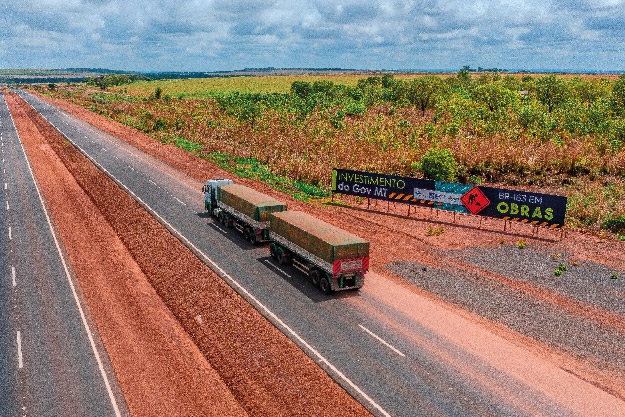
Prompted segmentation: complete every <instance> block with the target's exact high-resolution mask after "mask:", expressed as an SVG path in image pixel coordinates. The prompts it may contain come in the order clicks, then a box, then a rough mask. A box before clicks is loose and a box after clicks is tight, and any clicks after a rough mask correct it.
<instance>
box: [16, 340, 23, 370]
mask: <svg viewBox="0 0 625 417" xmlns="http://www.w3.org/2000/svg"><path fill="white" fill-rule="evenodd" d="M17 365H18V367H19V369H22V368H23V367H24V359H23V357H22V335H21V333H20V331H19V330H18V331H17Z"/></svg>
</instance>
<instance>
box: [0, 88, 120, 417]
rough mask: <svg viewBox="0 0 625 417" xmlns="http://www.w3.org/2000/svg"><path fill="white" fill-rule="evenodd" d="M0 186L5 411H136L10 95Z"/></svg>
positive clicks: (2, 106)
mask: <svg viewBox="0 0 625 417" xmlns="http://www.w3.org/2000/svg"><path fill="white" fill-rule="evenodd" d="M0 187H1V190H0V209H1V210H0V278H1V280H0V329H1V332H0V415H2V416H70V415H71V416H125V415H128V411H127V406H126V404H125V400H124V398H123V396H122V395H121V394H120V393H121V390H120V388H119V385H118V382H117V380H116V377H115V374H114V372H113V371H112V368H111V366H110V363H109V361H108V357H107V356H106V351H105V350H104V349H103V348H102V346H101V345H100V343H101V342H100V341H99V339H98V335H97V330H96V329H95V327H94V326H93V325H92V324H91V323H90V320H89V311H88V308H87V307H86V306H85V305H84V303H83V301H82V300H81V295H80V289H79V288H78V286H77V284H76V282H75V280H74V277H73V276H72V273H71V265H68V264H67V261H66V258H65V256H64V252H63V248H62V244H61V243H60V241H59V240H58V237H57V236H56V234H55V232H54V228H53V223H52V222H51V220H50V218H49V214H48V212H47V210H46V208H45V202H44V200H43V198H42V197H41V195H40V193H39V190H38V188H37V186H36V183H35V180H34V177H33V175H32V170H31V167H30V165H29V162H28V160H27V158H26V154H25V152H24V149H23V147H22V144H21V142H20V140H19V137H18V134H17V131H16V129H15V126H14V124H13V120H12V118H11V116H10V113H9V111H8V108H7V105H6V103H5V101H4V98H3V96H2V94H0Z"/></svg>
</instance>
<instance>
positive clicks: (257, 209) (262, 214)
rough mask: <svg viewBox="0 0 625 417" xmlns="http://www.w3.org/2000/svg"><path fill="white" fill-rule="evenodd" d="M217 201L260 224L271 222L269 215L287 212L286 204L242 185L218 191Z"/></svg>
mask: <svg viewBox="0 0 625 417" xmlns="http://www.w3.org/2000/svg"><path fill="white" fill-rule="evenodd" d="M217 199H218V200H219V201H221V202H222V203H224V204H226V205H228V206H230V207H232V208H233V209H235V210H236V211H238V212H240V213H243V214H245V215H246V216H248V217H251V218H252V219H253V220H256V221H258V222H266V221H269V213H271V212H276V211H284V210H286V204H284V203H281V202H280V201H276V200H275V199H274V198H272V197H270V196H268V195H266V194H263V193H260V192H258V191H256V190H254V189H252V188H248V187H246V186H244V185H240V184H230V185H225V186H223V187H219V188H218V189H217Z"/></svg>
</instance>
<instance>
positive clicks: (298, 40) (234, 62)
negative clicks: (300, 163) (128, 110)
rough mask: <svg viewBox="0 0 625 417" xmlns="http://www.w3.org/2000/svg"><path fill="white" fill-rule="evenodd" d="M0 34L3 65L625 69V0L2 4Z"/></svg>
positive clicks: (48, 0) (52, 0) (18, 0)
mask: <svg viewBox="0 0 625 417" xmlns="http://www.w3.org/2000/svg"><path fill="white" fill-rule="evenodd" d="M0 32H1V33H2V35H1V36H0V67H1V68H39V69H41V68H68V67H78V68H96V67H99V66H102V65H105V66H106V67H109V68H112V69H123V70H124V71H132V72H138V73H145V72H216V71H236V70H237V69H240V68H251V67H258V68H266V67H269V66H273V67H276V68H331V67H338V68H356V69H358V68H363V71H364V69H366V68H374V69H376V68H379V69H384V68H394V69H395V70H396V71H410V70H412V71H416V69H420V71H424V72H455V71H458V70H459V69H460V68H461V67H462V66H464V65H466V63H471V65H474V63H478V64H479V65H481V66H482V67H485V68H506V69H509V70H511V71H512V70H514V71H515V72H521V71H523V70H525V71H531V72H559V73H587V74H597V73H619V72H622V71H625V53H623V52H624V51H625V0H592V1H591V0H575V1H566V2H560V1H556V0H529V1H525V2H507V1H504V2H502V1H499V0H483V1H480V2H439V1H434V0H422V1H419V2H403V1H399V0H364V1H363V0H295V1H275V2H263V1H259V0H254V1H250V0H210V1H206V0H204V1H192V2H190V1H183V2H181V1H174V0H149V1H148V0H137V1H135V2H127V1H122V0H75V1H71V2H60V1H58V0H37V1H35V0H4V1H3V2H2V5H0ZM458 63H462V64H461V65H458Z"/></svg>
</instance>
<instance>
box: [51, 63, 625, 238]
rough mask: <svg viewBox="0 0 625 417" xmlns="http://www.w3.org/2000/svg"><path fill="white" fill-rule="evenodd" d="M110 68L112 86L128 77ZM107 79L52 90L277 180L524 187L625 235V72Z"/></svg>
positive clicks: (577, 217) (590, 224)
mask: <svg viewBox="0 0 625 417" xmlns="http://www.w3.org/2000/svg"><path fill="white" fill-rule="evenodd" d="M106 77H109V78H107V79H108V80H111V84H110V85H114V84H115V83H117V82H118V81H120V80H121V76H119V75H110V76H109V75H107V76H106ZM106 77H103V79H105V78H106ZM120 82H121V81H120ZM92 84H93V82H92ZM106 88H107V91H106V93H104V92H103V93H100V94H95V93H94V92H93V89H88V88H85V89H83V90H81V89H76V88H74V89H68V88H64V87H61V86H59V85H57V86H56V89H55V90H54V91H48V93H49V94H53V95H55V96H58V97H62V98H66V99H71V100H73V101H74V102H76V103H79V104H81V105H83V106H85V107H87V108H90V109H92V110H93V111H96V112H98V113H100V114H103V115H106V116H107V117H110V118H112V119H115V120H118V121H120V122H122V123H125V124H128V125H130V126H133V127H136V128H138V129H141V130H143V131H144V132H146V133H148V134H150V135H152V136H154V137H155V138H157V139H159V140H162V141H164V142H167V143H171V142H172V139H171V138H181V139H183V140H184V141H185V142H180V141H176V140H173V143H174V144H180V145H179V146H183V145H184V146H190V147H191V149H193V150H195V151H196V152H199V154H201V155H204V156H206V157H208V158H215V161H216V162H218V163H225V162H224V161H228V167H229V168H228V169H231V170H235V169H236V168H235V166H239V165H240V166H242V167H245V169H244V171H246V172H250V175H258V177H259V179H260V180H263V181H265V179H264V178H268V177H266V176H275V178H281V179H282V180H280V181H278V180H275V181H276V182H275V184H276V186H277V187H278V186H282V187H285V188H286V189H290V190H292V191H293V190H300V188H298V187H299V186H294V185H293V184H305V185H306V187H315V189H316V190H321V193H320V194H319V193H318V194H315V193H316V191H315V192H313V195H315V196H316V195H327V194H324V193H327V190H328V187H329V182H330V176H329V172H330V170H331V168H333V167H337V168H350V169H356V170H363V171H371V172H383V173H387V174H395V175H405V176H410V175H414V176H419V177H421V176H423V177H428V178H434V179H442V180H446V181H459V182H465V183H486V184H494V185H497V186H504V187H505V186H524V187H529V188H530V189H532V190H534V191H538V192H547V193H554V194H561V195H567V196H568V197H569V207H568V210H567V212H568V218H567V224H568V226H572V227H583V228H591V229H595V230H599V229H600V228H603V229H605V230H608V231H611V232H613V233H619V234H623V226H622V225H623V220H622V219H623V218H625V149H624V148H625V147H624V142H625V76H620V77H613V78H612V79H608V78H600V77H598V76H594V77H590V76H586V77H579V76H566V77H565V76H555V75H547V76H532V75H523V76H515V75H509V74H508V75H501V74H498V73H494V74H481V75H479V74H475V73H472V72H470V71H468V70H467V69H463V70H461V71H460V72H459V73H458V74H455V75H453V76H448V77H445V78H444V77H440V76H435V75H427V76H420V77H417V76H410V77H408V76H406V77H401V78H399V77H393V76H392V75H390V74H385V75H384V76H374V77H367V78H362V77H361V78H359V77H355V76H327V77H323V76H314V77H313V76H308V77H306V76H279V77H240V78H210V79H193V80H169V81H158V82H147V81H139V82H133V83H131V84H124V85H121V86H117V87H115V86H110V87H109V84H108V82H107V87H106ZM187 144H194V145H193V146H191V145H187ZM224 158H225V159H224ZM255 164H258V165H255ZM261 172H264V173H263V174H262V175H261ZM260 177H262V178H260ZM267 181H271V179H268V180H267ZM291 182H294V183H291ZM280 184H282V185H280ZM306 187H304V188H306ZM324 190H325V191H324ZM293 192H297V193H299V192H300V191H293ZM307 192H308V191H301V193H302V195H304V194H305V193H307Z"/></svg>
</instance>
